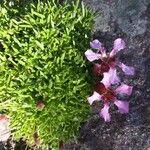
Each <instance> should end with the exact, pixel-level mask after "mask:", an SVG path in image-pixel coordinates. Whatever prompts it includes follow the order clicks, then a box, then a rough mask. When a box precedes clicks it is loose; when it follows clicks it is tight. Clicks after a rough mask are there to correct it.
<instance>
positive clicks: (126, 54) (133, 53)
mask: <svg viewBox="0 0 150 150" xmlns="http://www.w3.org/2000/svg"><path fill="white" fill-rule="evenodd" d="M83 1H84V3H85V4H86V5H87V6H88V7H90V8H92V9H93V10H95V11H96V12H97V13H98V15H97V17H96V19H95V21H96V24H95V28H94V30H93V39H95V38H97V39H99V40H100V41H101V42H102V43H104V45H105V47H106V48H107V49H109V50H111V48H112V44H113V41H114V40H115V39H116V38H118V37H121V38H123V39H125V41H126V43H127V49H126V50H125V51H122V52H121V53H120V60H121V61H122V62H124V63H126V64H128V65H131V66H134V67H135V68H136V75H135V76H134V77H127V76H124V75H123V74H122V73H121V71H120V73H119V74H120V76H121V79H123V81H124V83H127V84H130V85H133V86H134V90H133V94H132V96H131V97H130V99H129V101H130V113H129V114H128V115H126V116H125V115H120V114H118V113H117V111H114V110H112V112H111V114H112V122H111V123H105V122H104V121H103V120H102V119H101V118H100V117H99V116H98V111H95V109H96V108H95V107H94V108H93V110H94V112H93V114H92V115H91V118H90V119H89V120H88V121H87V122H86V123H85V124H84V125H83V126H82V128H81V130H80V137H79V139H78V142H76V143H74V142H72V143H71V144H68V145H66V147H65V150H70V149H71V150H73V149H74V150H75V149H77V150H150V117H149V114H150V0H83Z"/></svg>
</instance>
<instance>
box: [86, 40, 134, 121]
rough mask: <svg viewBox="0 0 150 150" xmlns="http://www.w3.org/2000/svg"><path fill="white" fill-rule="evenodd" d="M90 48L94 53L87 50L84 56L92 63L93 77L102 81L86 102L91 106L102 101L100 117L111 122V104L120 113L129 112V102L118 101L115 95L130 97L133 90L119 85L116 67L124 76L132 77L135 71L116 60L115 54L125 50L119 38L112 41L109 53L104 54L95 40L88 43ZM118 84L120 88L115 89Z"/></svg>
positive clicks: (121, 84)
mask: <svg viewBox="0 0 150 150" xmlns="http://www.w3.org/2000/svg"><path fill="white" fill-rule="evenodd" d="M90 46H91V48H92V49H94V50H95V52H94V51H92V50H91V49H89V50H87V51H86V52H85V56H86V58H87V59H88V60H89V61H90V62H94V65H93V68H92V70H93V74H94V75H95V76H99V75H103V79H102V80H101V81H99V83H97V85H96V87H95V90H94V92H93V95H92V96H90V97H88V102H89V104H90V105H92V103H93V102H94V101H102V102H103V103H104V107H103V108H102V109H101V111H100V116H101V117H103V118H104V120H105V121H106V122H109V121H111V115H110V113H109V107H110V103H112V102H113V103H114V104H115V105H116V106H117V107H118V110H119V112H120V113H128V112H129V102H128V101H121V100H118V99H117V94H126V95H131V93H132V88H133V87H132V86H129V85H126V84H124V83H121V81H120V78H119V77H118V76H117V67H120V68H121V69H122V71H123V72H124V73H125V74H126V75H134V73H135V69H134V68H133V67H130V66H127V65H125V64H123V63H122V62H120V61H119V60H118V59H117V58H116V54H117V52H119V51H120V50H122V49H124V48H125V42H124V41H123V40H122V39H121V38H118V39H116V40H115V41H114V46H113V50H112V51H111V52H106V49H105V48H104V47H103V46H102V44H101V42H99V41H98V40H97V39H96V40H94V41H92V42H90ZM119 84H120V86H118V87H117V85H119ZM113 85H116V86H113ZM114 87H117V88H114Z"/></svg>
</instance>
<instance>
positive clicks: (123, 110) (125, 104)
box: [114, 100, 129, 114]
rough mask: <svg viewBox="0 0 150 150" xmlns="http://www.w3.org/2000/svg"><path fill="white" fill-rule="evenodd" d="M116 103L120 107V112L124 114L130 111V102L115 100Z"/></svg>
mask: <svg viewBox="0 0 150 150" xmlns="http://www.w3.org/2000/svg"><path fill="white" fill-rule="evenodd" d="M114 104H115V105H116V106H117V107H118V109H119V112H120V113H122V114H124V113H128V112H129V102H127V101H120V100H115V102H114Z"/></svg>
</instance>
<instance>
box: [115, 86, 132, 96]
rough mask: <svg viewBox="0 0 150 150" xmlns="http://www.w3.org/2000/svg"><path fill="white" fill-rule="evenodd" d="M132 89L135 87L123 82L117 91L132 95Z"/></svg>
mask: <svg viewBox="0 0 150 150" xmlns="http://www.w3.org/2000/svg"><path fill="white" fill-rule="evenodd" d="M132 89H133V86H128V85H126V84H122V85H121V86H119V87H118V88H117V89H116V93H118V94H119V93H121V94H122V93H123V94H127V95H131V93H132Z"/></svg>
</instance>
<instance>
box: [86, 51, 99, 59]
mask: <svg viewBox="0 0 150 150" xmlns="http://www.w3.org/2000/svg"><path fill="white" fill-rule="evenodd" d="M85 56H86V58H87V59H88V60H89V61H94V60H98V59H100V58H101V54H97V53H94V52H93V51H92V50H87V51H86V52H85Z"/></svg>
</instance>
